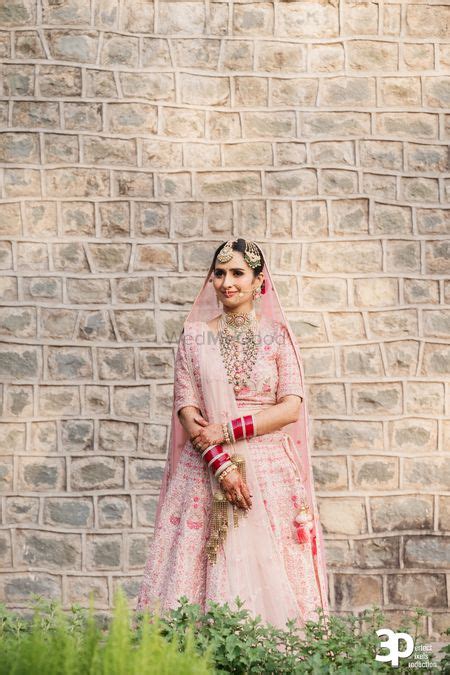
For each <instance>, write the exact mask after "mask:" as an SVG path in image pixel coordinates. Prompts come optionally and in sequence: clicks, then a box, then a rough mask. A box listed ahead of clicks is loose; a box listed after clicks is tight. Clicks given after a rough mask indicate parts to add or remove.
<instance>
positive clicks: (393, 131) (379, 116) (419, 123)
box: [375, 112, 438, 140]
mask: <svg viewBox="0 0 450 675" xmlns="http://www.w3.org/2000/svg"><path fill="white" fill-rule="evenodd" d="M437 123H438V120H437V115H434V114H433V113H422V112H386V113H383V112H379V113H376V114H375V133H376V134H381V135H383V136H384V135H387V136H396V137H397V138H404V139H406V140H410V139H411V138H414V139H419V138H423V139H430V138H435V139H437V138H438V126H437Z"/></svg>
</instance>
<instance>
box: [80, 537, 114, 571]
mask: <svg viewBox="0 0 450 675" xmlns="http://www.w3.org/2000/svg"><path fill="white" fill-rule="evenodd" d="M122 556H123V553H122V536H121V535H120V534H90V535H88V536H87V564H86V568H87V569H88V570H119V569H120V568H121V564H122Z"/></svg>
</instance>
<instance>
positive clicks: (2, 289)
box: [0, 276, 29, 301]
mask: <svg viewBox="0 0 450 675" xmlns="http://www.w3.org/2000/svg"><path fill="white" fill-rule="evenodd" d="M17 298H18V296H17V278H16V277H3V276H2V277H1V278H0V300H2V301H3V300H4V301H7V300H17ZM25 299H26V300H27V299H29V298H25Z"/></svg>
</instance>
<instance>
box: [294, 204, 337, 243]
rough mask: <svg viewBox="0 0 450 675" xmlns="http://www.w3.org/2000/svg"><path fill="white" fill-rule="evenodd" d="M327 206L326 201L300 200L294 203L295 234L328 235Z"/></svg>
mask: <svg viewBox="0 0 450 675" xmlns="http://www.w3.org/2000/svg"><path fill="white" fill-rule="evenodd" d="M327 223H328V217H327V206H326V202H324V201H319V200H317V201H315V200H312V201H309V200H305V201H298V202H295V204H294V225H293V234H294V236H295V237H304V236H306V237H316V236H319V237H320V236H326V234H327V232H328V225H327Z"/></svg>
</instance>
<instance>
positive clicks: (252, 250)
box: [217, 239, 261, 268]
mask: <svg viewBox="0 0 450 675" xmlns="http://www.w3.org/2000/svg"><path fill="white" fill-rule="evenodd" d="M235 241H237V240H235V239H229V240H228V241H227V243H226V244H225V246H224V247H223V249H222V250H221V251H220V253H219V254H218V256H217V260H218V261H219V262H221V263H226V262H228V261H229V260H231V258H232V257H233V246H232V245H233V243H234V242H235ZM244 260H245V262H246V263H247V265H248V266H249V267H252V268H254V267H258V265H261V256H260V255H259V251H258V248H257V246H256V244H255V242H254V241H250V240H246V241H245V251H244Z"/></svg>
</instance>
